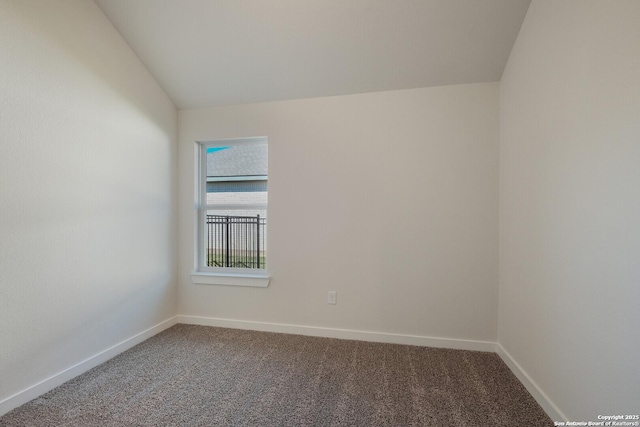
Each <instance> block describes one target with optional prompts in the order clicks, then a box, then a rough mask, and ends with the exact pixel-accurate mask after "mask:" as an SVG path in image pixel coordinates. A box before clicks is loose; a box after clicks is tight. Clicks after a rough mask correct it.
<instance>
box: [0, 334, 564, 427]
mask: <svg viewBox="0 0 640 427" xmlns="http://www.w3.org/2000/svg"><path fill="white" fill-rule="evenodd" d="M552 425H553V422H552V421H551V420H550V419H549V418H548V417H547V415H546V414H545V413H544V411H543V410H542V408H540V406H539V405H538V404H537V403H536V402H535V400H534V399H533V397H531V395H530V394H529V393H528V392H527V391H526V390H525V388H524V387H523V386H522V384H520V382H518V380H517V379H516V378H515V376H514V375H513V374H512V373H511V372H510V371H509V369H508V368H507V366H506V365H505V364H504V363H503V362H502V361H501V360H500V358H499V357H498V356H497V355H496V354H493V353H485V352H472V351H461V350H446V349H436V348H425V347H414V346H403V345H393V344H379V343H370V342H360V341H346V340H336V339H328V338H315V337H306V336H299V335H286V334H274V333H267V332H253V331H243V330H233V329H222V328H211V327H205V326H191V325H177V326H174V327H172V328H170V329H168V330H166V331H164V332H163V333H161V334H158V335H156V336H155V337H153V338H151V339H149V340H147V341H145V342H143V343H142V344H140V345H138V346H136V347H134V348H132V349H130V350H128V351H126V352H124V353H122V354H121V355H119V356H117V357H115V358H114V359H112V360H110V361H108V362H106V363H104V364H102V365H100V366H98V367H96V368H94V369H92V370H91V371H89V372H87V373H85V374H83V375H81V376H79V377H77V378H75V379H73V380H71V381H69V382H67V383H65V384H63V385H62V386H60V387H58V388H56V389H54V390H52V391H51V392H49V393H47V394H45V395H43V396H41V397H39V398H37V399H35V400H33V401H31V402H29V403H27V404H25V405H23V406H21V407H19V408H17V409H15V410H13V411H11V412H9V413H8V414H6V415H5V416H3V417H2V418H0V426H56V427H58V426H83V427H90V426H100V427H103V426H439V427H440V426H479V427H489V426H509V427H513V426H535V427H538V426H552Z"/></svg>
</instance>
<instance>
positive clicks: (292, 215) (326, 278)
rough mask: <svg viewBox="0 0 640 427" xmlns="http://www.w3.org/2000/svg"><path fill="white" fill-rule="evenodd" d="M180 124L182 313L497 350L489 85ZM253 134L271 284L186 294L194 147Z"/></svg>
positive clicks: (494, 117)
mask: <svg viewBox="0 0 640 427" xmlns="http://www.w3.org/2000/svg"><path fill="white" fill-rule="evenodd" d="M179 127H180V136H179V141H180V147H179V158H180V161H179V171H180V173H179V175H180V182H179V187H180V200H179V209H180V211H179V218H180V219H179V227H180V246H179V248H180V249H179V253H180V260H179V263H180V266H179V277H180V279H179V280H180V313H181V314H183V315H190V316H204V317H216V318H222V319H236V320H246V321H255V322H273V323H284V324H289V325H303V326H317V327H324V328H341V329H353V330H361V331H374V332H388V333H397V334H412V335H419V336H430V337H445V338H456V339H470V340H488V341H495V339H496V328H497V251H498V248H497V206H498V205H497V203H498V199H497V179H498V175H497V174H498V165H497V161H498V84H497V83H485V84H472V85H461V86H448V87H438V88H429V89H416V90H407V91H395V92H382V93H371V94H363V95H353V96H341V97H328V98H317V99H304V100H292V101H283V102H273V103H264V104H252V105H240V106H231V107H219V108H209V109H194V110H182V111H180V113H179ZM249 136H268V137H269V213H268V217H269V250H268V251H269V270H270V273H271V275H272V280H271V284H270V285H269V287H268V288H266V289H256V288H244V287H231V286H211V285H195V284H193V283H192V282H191V279H190V277H189V273H191V272H192V271H193V263H194V261H193V247H194V232H193V229H194V174H195V170H194V164H195V162H194V141H207V140H216V139H224V138H234V137H249ZM329 290H335V291H337V292H338V304H337V305H335V306H332V305H327V303H326V301H327V291H329Z"/></svg>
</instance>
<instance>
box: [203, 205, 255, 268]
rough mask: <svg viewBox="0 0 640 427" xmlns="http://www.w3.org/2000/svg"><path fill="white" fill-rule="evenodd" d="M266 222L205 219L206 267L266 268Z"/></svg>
mask: <svg viewBox="0 0 640 427" xmlns="http://www.w3.org/2000/svg"><path fill="white" fill-rule="evenodd" d="M266 226H267V219H266V218H265V217H260V215H256V216H229V215H207V248H206V254H207V260H206V265H207V267H232V268H266V252H265V244H266V229H267V227H266Z"/></svg>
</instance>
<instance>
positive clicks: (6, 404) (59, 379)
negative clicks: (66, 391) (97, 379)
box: [0, 316, 178, 416]
mask: <svg viewBox="0 0 640 427" xmlns="http://www.w3.org/2000/svg"><path fill="white" fill-rule="evenodd" d="M176 323H178V316H174V317H172V318H170V319H167V320H165V321H163V322H160V323H158V324H157V325H155V326H152V327H151V328H149V329H147V330H145V331H142V332H140V333H138V334H136V335H134V336H132V337H130V338H127V339H126V340H124V341H122V342H119V343H118V344H116V345H114V346H112V347H109V348H107V349H106V350H103V351H101V352H100V353H98V354H95V355H93V356H91V357H89V358H87V359H85V360H83V361H82V362H79V363H76V364H75V365H73V366H71V367H69V368H67V369H65V370H63V371H61V372H58V373H57V374H55V375H52V376H50V377H49V378H47V379H46V380H43V381H40V382H39V383H37V384H34V385H32V386H31V387H28V388H26V389H24V390H22V391H20V392H18V393H16V394H14V395H13V396H9V397H7V398H6V399H4V400H2V401H0V416H2V415H4V414H6V413H7V412H9V411H11V410H12V409H14V408H17V407H18V406H20V405H24V404H25V403H27V402H29V401H30V400H33V399H35V398H36V397H38V396H41V395H43V394H44V393H46V392H48V391H50V390H53V389H54V388H56V387H58V386H59V385H61V384H63V383H65V382H67V381H69V380H70V379H72V378H74V377H77V376H78V375H80V374H83V373H85V372H87V371H88V370H89V369H92V368H95V367H96V366H98V365H100V364H101V363H104V362H106V361H107V360H109V359H111V358H113V357H115V356H117V355H118V354H120V353H122V352H123V351H125V350H128V349H130V348H131V347H133V346H135V345H137V344H140V343H141V342H142V341H144V340H146V339H148V338H151V337H152V336H154V335H156V334H158V333H160V332H162V331H164V330H165V329H167V328H170V327H171V326H173V325H175V324H176Z"/></svg>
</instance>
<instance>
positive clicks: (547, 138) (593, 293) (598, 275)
mask: <svg viewBox="0 0 640 427" xmlns="http://www.w3.org/2000/svg"><path fill="white" fill-rule="evenodd" d="M639 23H640V2H639V1H637V0H630V1H600V0H593V1H585V0H575V1H556V0H548V1H535V0H534V1H533V2H532V4H531V6H530V8H529V12H528V14H527V17H526V19H525V21H524V24H523V26H522V29H521V31H520V35H519V37H518V40H517V42H516V44H515V46H514V48H513V51H512V53H511V57H510V59H509V62H508V64H507V68H506V70H505V72H504V75H503V79H502V82H501V85H500V92H501V97H500V108H501V114H500V123H501V128H500V293H499V295H500V326H499V342H500V344H501V345H502V346H503V347H504V349H506V351H507V352H509V353H510V354H511V356H512V357H513V358H514V360H515V361H516V362H517V363H518V364H519V365H520V366H521V367H522V368H523V369H524V371H525V372H526V373H527V374H528V375H529V376H530V378H531V379H532V380H533V381H534V382H535V383H537V385H538V386H539V387H540V389H541V390H542V391H543V392H544V393H545V394H546V395H547V396H548V397H549V398H550V400H551V401H552V402H553V404H555V405H556V407H557V408H559V409H560V411H561V412H564V415H565V416H566V417H568V418H569V419H570V420H574V421H589V420H591V421H598V420H597V416H598V415H615V414H638V412H639V410H640V406H639V403H640V364H639V363H638V360H640V358H639V355H640V339H639V338H640V310H639V309H638V303H639V302H640V185H639V184H640V24H639Z"/></svg>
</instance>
